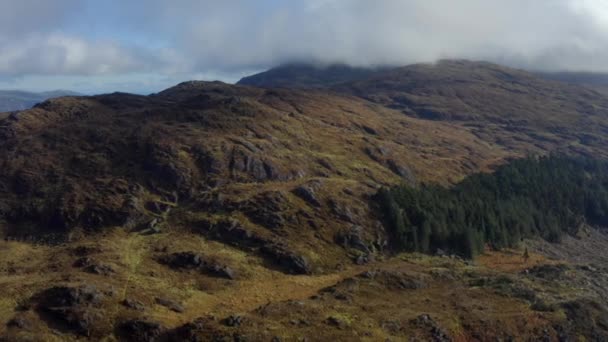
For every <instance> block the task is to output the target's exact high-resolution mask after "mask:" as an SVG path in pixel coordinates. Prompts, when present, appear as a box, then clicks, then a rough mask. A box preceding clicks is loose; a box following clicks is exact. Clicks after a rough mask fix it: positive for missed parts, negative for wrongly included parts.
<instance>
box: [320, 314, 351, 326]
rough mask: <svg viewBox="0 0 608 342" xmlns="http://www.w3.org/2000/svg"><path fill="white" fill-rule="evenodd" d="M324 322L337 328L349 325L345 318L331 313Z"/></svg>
mask: <svg viewBox="0 0 608 342" xmlns="http://www.w3.org/2000/svg"><path fill="white" fill-rule="evenodd" d="M325 323H327V325H330V326H332V327H336V328H338V329H346V328H348V327H349V326H350V322H349V320H348V319H347V318H345V317H342V316H338V315H332V316H329V317H327V319H326V320H325Z"/></svg>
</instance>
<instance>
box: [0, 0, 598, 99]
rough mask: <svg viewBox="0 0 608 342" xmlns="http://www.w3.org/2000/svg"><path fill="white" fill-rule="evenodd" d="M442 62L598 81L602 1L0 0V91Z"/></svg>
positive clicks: (104, 88) (103, 88)
mask: <svg viewBox="0 0 608 342" xmlns="http://www.w3.org/2000/svg"><path fill="white" fill-rule="evenodd" d="M444 58H465V59H473V60H487V61H492V62H497V63H501V64H505V65H509V66H513V67H518V68H524V69H529V70H538V71H593V72H608V0H458V1H456V0H0V89H23V90H30V91H44V90H53V89H69V90H74V91H79V92H83V93H103V92H112V91H127V92H134V93H151V92H157V91H160V90H162V89H164V88H167V87H170V86H172V85H175V84H177V83H179V82H182V81H185V80H193V79H198V80H222V81H225V82H235V81H237V80H238V79H239V78H241V77H242V76H245V75H248V74H252V73H255V72H259V71H262V70H264V69H267V68H270V67H273V66H276V65H279V64H284V63H290V62H314V63H318V64H321V65H323V64H331V63H345V64H350V65H354V66H379V65H395V66H398V65H407V64H412V63H419V62H434V61H436V60H438V59H444Z"/></svg>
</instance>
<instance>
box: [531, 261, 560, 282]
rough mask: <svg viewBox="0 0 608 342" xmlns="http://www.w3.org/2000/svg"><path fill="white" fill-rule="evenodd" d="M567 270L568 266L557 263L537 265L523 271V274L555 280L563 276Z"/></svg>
mask: <svg viewBox="0 0 608 342" xmlns="http://www.w3.org/2000/svg"><path fill="white" fill-rule="evenodd" d="M567 271H568V266H567V265H563V264H559V265H539V266H535V267H533V268H531V269H528V270H526V271H525V274H528V275H531V276H533V277H536V278H541V279H545V280H556V279H560V278H563V277H564V275H565V274H566V272H567Z"/></svg>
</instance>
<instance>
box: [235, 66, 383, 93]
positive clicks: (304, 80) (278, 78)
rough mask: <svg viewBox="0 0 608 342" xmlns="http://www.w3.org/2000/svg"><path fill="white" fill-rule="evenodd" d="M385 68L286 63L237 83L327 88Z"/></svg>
mask: <svg viewBox="0 0 608 342" xmlns="http://www.w3.org/2000/svg"><path fill="white" fill-rule="evenodd" d="M384 69H386V68H357V67H351V66H348V65H342V64H331V65H313V64H286V65H282V66H279V67H276V68H272V69H270V70H268V71H264V72H261V73H259V74H256V75H252V76H248V77H244V78H242V79H241V80H240V81H238V82H237V84H239V85H248V86H255V87H262V88H304V89H305V88H328V87H331V86H332V85H336V84H340V83H344V82H349V81H355V80H360V79H365V78H367V77H368V76H371V75H373V74H375V73H377V72H379V71H381V70H384Z"/></svg>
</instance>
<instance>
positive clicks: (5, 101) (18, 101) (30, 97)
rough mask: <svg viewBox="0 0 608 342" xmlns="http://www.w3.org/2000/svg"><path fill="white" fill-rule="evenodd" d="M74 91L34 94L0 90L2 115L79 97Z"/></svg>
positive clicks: (0, 111)
mask: <svg viewBox="0 0 608 342" xmlns="http://www.w3.org/2000/svg"><path fill="white" fill-rule="evenodd" d="M78 95H81V94H78V93H76V92H73V91H68V90H54V91H47V92H42V93H32V92H27V91H21V90H0V113H2V112H10V111H14V110H24V109H29V108H32V107H33V106H34V105H35V104H37V103H40V102H43V101H45V100H48V99H51V98H54V97H61V96H78Z"/></svg>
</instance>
